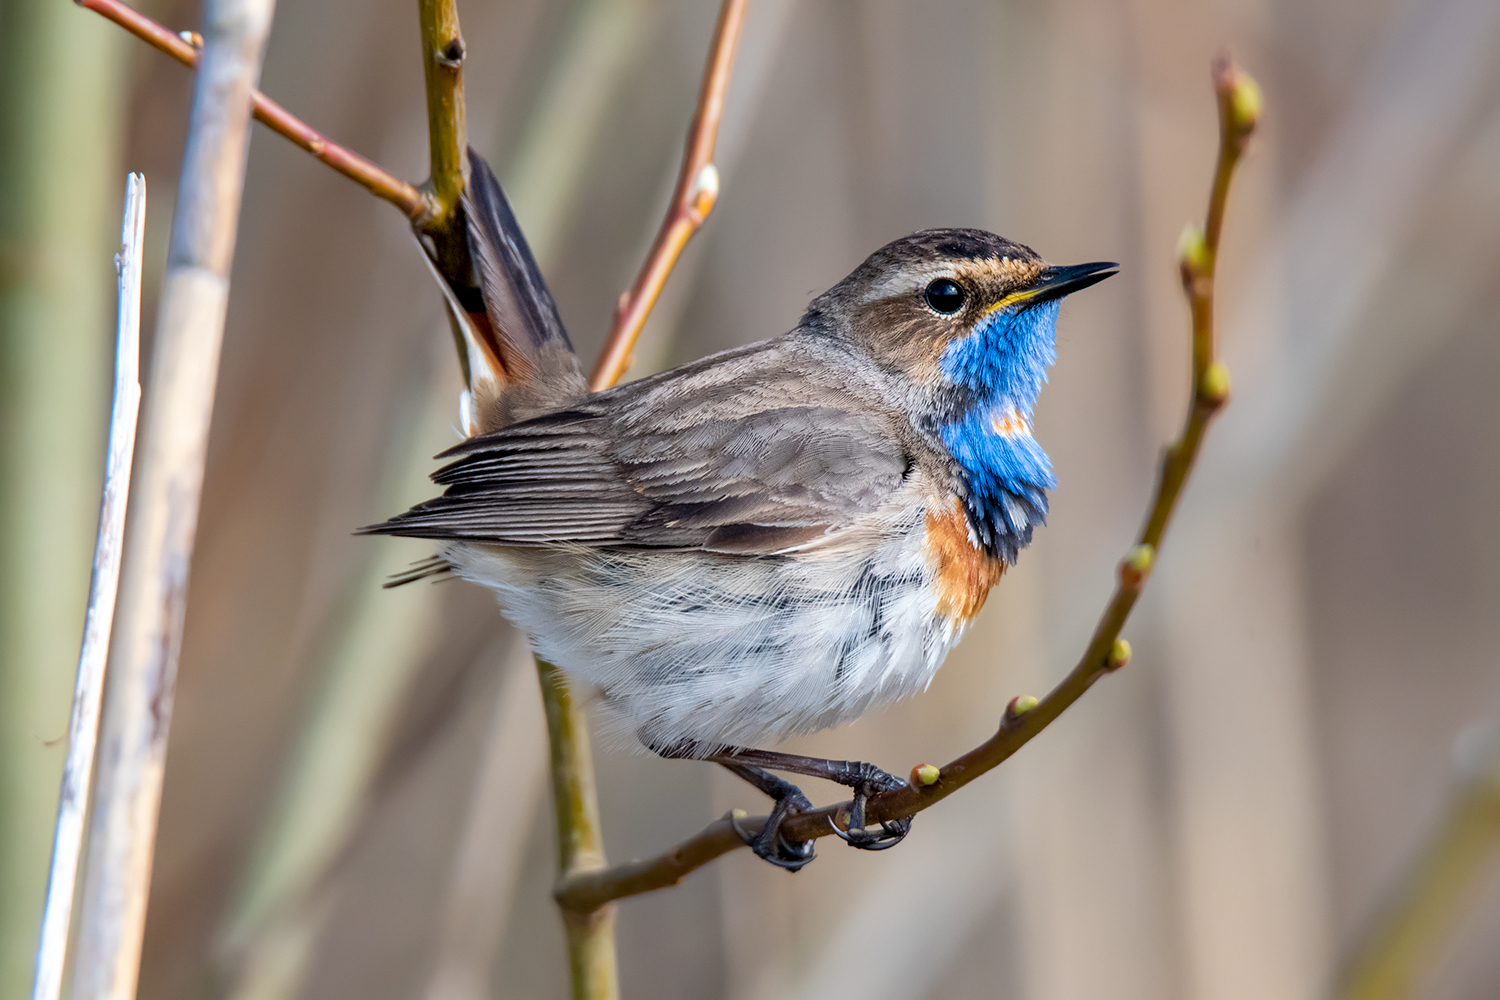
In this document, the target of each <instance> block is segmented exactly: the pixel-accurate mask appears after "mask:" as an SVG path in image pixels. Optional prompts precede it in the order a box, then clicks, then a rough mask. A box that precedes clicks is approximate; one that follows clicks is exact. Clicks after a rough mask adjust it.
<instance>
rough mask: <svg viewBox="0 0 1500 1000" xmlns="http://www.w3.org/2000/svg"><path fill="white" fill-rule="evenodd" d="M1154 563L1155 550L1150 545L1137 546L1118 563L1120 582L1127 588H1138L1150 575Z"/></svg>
mask: <svg viewBox="0 0 1500 1000" xmlns="http://www.w3.org/2000/svg"><path fill="white" fill-rule="evenodd" d="M1155 563H1156V549H1155V548H1153V547H1152V546H1150V545H1137V546H1136V547H1135V548H1133V549H1131V550H1130V552H1129V553H1127V554H1126V556H1125V561H1124V562H1122V563H1120V581H1121V582H1122V583H1124V584H1125V586H1127V587H1139V586H1140V585H1141V583H1142V581H1144V580H1145V579H1146V577H1148V576H1150V575H1151V567H1152V566H1153V565H1154V564H1155Z"/></svg>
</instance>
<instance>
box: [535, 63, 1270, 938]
mask: <svg viewBox="0 0 1500 1000" xmlns="http://www.w3.org/2000/svg"><path fill="white" fill-rule="evenodd" d="M1213 76H1214V89H1215V91H1216V93H1217V95H1218V98H1219V133H1220V143H1219V158H1218V164H1217V166H1216V168H1215V171H1214V182H1213V187H1212V192H1211V194H1210V196H1209V207H1208V216H1207V225H1206V226H1205V228H1204V229H1202V230H1199V229H1196V228H1192V227H1190V228H1189V230H1188V232H1187V233H1185V234H1184V238H1183V244H1182V247H1181V248H1180V252H1181V256H1182V277H1183V289H1184V291H1185V292H1186V294H1187V297H1188V300H1189V304H1190V305H1191V307H1192V313H1193V344H1192V347H1193V362H1194V363H1193V389H1192V396H1191V398H1190V400H1189V402H1188V407H1187V418H1186V421H1185V423H1184V426H1183V430H1182V435H1181V437H1179V438H1178V439H1177V440H1176V441H1174V442H1173V443H1172V444H1171V445H1169V446H1168V447H1167V449H1166V454H1165V455H1164V457H1163V460H1162V471H1161V478H1160V480H1159V482H1158V484H1157V489H1156V493H1155V495H1154V496H1153V497H1152V502H1151V507H1150V511H1149V513H1148V516H1147V519H1146V524H1145V526H1144V527H1143V528H1142V530H1141V534H1140V537H1139V539H1138V542H1137V544H1136V546H1135V547H1134V548H1132V549H1131V550H1130V552H1129V553H1128V554H1127V555H1126V557H1125V559H1124V561H1123V562H1122V563H1121V564H1120V572H1119V582H1118V584H1117V585H1116V587H1115V592H1114V595H1113V596H1112V597H1111V598H1110V602H1109V605H1108V606H1107V607H1106V608H1105V610H1104V614H1103V616H1102V617H1101V618H1100V620H1099V624H1098V626H1096V628H1095V629H1094V635H1093V637H1092V638H1091V639H1090V641H1089V644H1088V648H1087V649H1086V650H1085V651H1084V654H1083V656H1082V657H1081V658H1080V659H1079V661H1078V663H1077V665H1076V666H1074V667H1073V669H1072V671H1071V672H1070V673H1069V674H1068V675H1067V676H1066V677H1065V678H1063V680H1062V682H1061V683H1060V684H1058V685H1057V687H1056V688H1054V689H1053V690H1052V691H1051V693H1049V694H1048V695H1047V696H1046V697H1045V698H1043V699H1042V700H1041V701H1040V702H1038V701H1036V700H1035V699H1033V698H1015V699H1012V700H1011V703H1010V705H1009V707H1007V709H1006V711H1005V715H1004V718H1003V719H1002V721H1001V723H1000V728H999V731H998V732H996V733H995V735H994V736H993V737H991V738H990V739H988V740H986V741H985V742H984V743H981V744H980V745H979V746H977V747H975V748H974V749H973V750H970V751H969V752H968V753H966V754H964V755H963V756H961V757H959V758H957V759H956V760H954V761H953V762H951V763H949V764H948V765H946V766H944V767H942V768H934V767H931V766H930V765H926V764H921V765H918V766H917V767H915V768H913V769H912V780H911V782H910V783H909V784H908V785H906V786H905V787H903V788H898V789H894V790H892V791H889V792H882V793H881V794H879V795H876V796H874V797H873V798H871V799H870V801H869V804H868V806H867V807H866V820H867V822H869V823H871V824H875V823H879V822H881V821H882V820H884V821H889V820H893V819H899V818H902V817H905V816H912V815H915V814H916V813H918V812H921V811H922V810H924V809H927V808H929V807H931V806H932V805H935V804H936V803H938V802H940V801H942V800H943V799H945V798H947V797H948V796H949V795H952V794H953V793H954V792H956V791H958V790H959V789H960V788H962V787H963V786H964V785H967V784H968V783H969V782H971V781H973V780H974V779H975V778H977V777H979V776H980V775H981V774H984V773H985V772H986V771H990V770H992V769H994V768H995V767H998V766H999V765H1000V764H1001V763H1003V762H1004V761H1005V760H1007V759H1008V758H1009V757H1010V756H1011V755H1012V754H1014V753H1015V752H1016V751H1017V750H1019V749H1021V747H1023V746H1025V745H1026V744H1027V743H1028V742H1030V741H1031V739H1032V738H1033V737H1035V736H1036V735H1037V734H1038V733H1040V732H1041V731H1042V730H1043V729H1045V728H1047V726H1049V725H1050V724H1051V723H1052V722H1053V721H1054V720H1055V719H1056V718H1057V717H1058V716H1059V715H1061V714H1062V713H1063V712H1064V711H1065V710H1066V709H1067V708H1068V707H1069V706H1070V705H1072V704H1073V703H1074V702H1075V701H1077V700H1078V699H1079V698H1080V697H1082V696H1083V693H1084V692H1085V691H1087V690H1088V689H1089V688H1090V687H1092V686H1093V684H1094V682H1095V681H1097V680H1098V679H1099V678H1101V677H1103V676H1104V675H1105V674H1107V673H1110V672H1112V671H1115V670H1118V669H1120V668H1121V667H1123V666H1124V665H1125V664H1126V663H1127V662H1128V661H1129V659H1130V645H1129V643H1127V642H1125V641H1124V640H1123V639H1121V638H1120V631H1121V629H1123V628H1124V626H1125V620H1126V618H1127V617H1128V616H1129V615H1130V611H1131V609H1132V608H1133V607H1134V606H1135V602H1136V599H1137V598H1139V597H1140V594H1141V590H1142V588H1143V587H1144V586H1145V584H1146V580H1147V579H1148V578H1149V576H1150V573H1151V568H1152V565H1153V564H1154V562H1155V559H1156V551H1157V547H1158V546H1159V545H1160V543H1161V538H1162V534H1163V533H1164V532H1165V530H1166V524H1167V521H1168V519H1169V518H1170V515H1171V512H1172V511H1173V510H1174V509H1175V507H1176V505H1177V501H1178V500H1179V499H1180V497H1181V495H1182V487H1183V484H1184V483H1185V482H1186V481H1187V476H1188V473H1189V472H1190V471H1191V470H1192V466H1193V460H1194V459H1195V458H1196V457H1197V454H1198V450H1199V448H1200V447H1201V445H1202V443H1203V434H1204V432H1205V431H1206V430H1207V428H1208V424H1209V421H1210V420H1212V419H1213V416H1214V414H1215V413H1216V412H1218V410H1219V409H1220V408H1221V407H1222V406H1223V405H1224V403H1225V402H1226V401H1227V400H1228V396H1229V376H1228V373H1227V371H1226V370H1225V369H1224V366H1223V365H1221V364H1219V363H1218V362H1216V361H1215V360H1214V336H1213V309H1212V304H1213V281H1214V261H1215V257H1216V255H1217V252H1218V240H1219V232H1220V228H1221V223H1222V220H1223V216H1224V205H1225V202H1226V200H1227V199H1228V197H1229V181H1230V178H1231V176H1232V174H1233V172H1234V167H1235V164H1236V163H1237V162H1238V160H1239V157H1240V154H1241V153H1242V152H1243V151H1244V148H1245V143H1246V141H1247V140H1248V139H1249V137H1250V134H1251V132H1253V131H1254V129H1255V124H1256V121H1257V119H1258V118H1259V114H1260V96H1259V91H1258V90H1257V88H1256V86H1255V82H1254V81H1253V80H1251V79H1250V78H1249V77H1248V76H1246V75H1244V74H1243V73H1241V72H1240V71H1239V70H1237V69H1236V68H1235V67H1234V65H1233V64H1232V63H1230V62H1229V61H1228V60H1227V59H1222V58H1221V59H1219V60H1216V61H1215V63H1214V71H1213ZM851 806H852V803H849V802H841V803H839V804H838V805H833V806H826V807H824V808H822V809H816V810H812V811H810V812H805V813H800V814H798V815H795V816H792V817H789V818H788V819H787V820H786V822H785V824H784V825H783V827H782V830H783V835H784V836H785V837H786V839H787V840H788V841H792V842H796V841H801V840H812V839H815V838H818V837H826V836H828V835H829V834H830V833H833V832H834V831H835V829H836V828H843V827H845V826H847V823H848V816H849V809H850V807H851ZM765 819H766V818H765V817H763V816H762V817H758V818H755V819H746V820H741V821H740V823H739V825H740V826H741V828H743V829H745V830H747V831H756V830H759V829H760V827H761V826H762V825H763V824H764V823H765ZM743 846H744V842H743V841H742V840H741V839H740V837H739V835H738V834H736V833H735V831H734V828H733V825H732V824H731V823H730V821H729V818H728V817H725V818H724V819H720V820H718V821H717V822H715V823H712V824H710V825H709V826H708V827H706V828H705V829H704V830H702V831H701V832H699V833H698V834H697V835H696V836H694V837H692V838H690V839H688V840H686V841H684V842H683V843H681V844H678V845H677V846H676V847H674V848H672V849H671V850H670V851H668V852H666V853H665V854H662V855H659V856H658V857H655V858H651V859H649V860H646V861H636V862H632V863H630V864H626V865H618V866H616V867H614V868H609V869H604V870H602V871H591V872H583V873H579V874H576V875H573V876H571V877H568V878H565V879H563V880H561V881H560V882H559V883H558V885H557V887H556V889H555V892H554V895H555V896H556V898H557V900H558V902H559V903H560V904H561V905H562V906H563V907H565V908H566V909H569V910H572V911H574V912H577V913H588V912H590V911H592V910H594V909H597V908H598V907H601V906H604V905H606V904H608V903H609V902H611V901H613V900H616V899H621V898H623V897H625V896H633V895H636V894H638V893H642V892H649V891H651V890H653V889H660V888H664V887H666V886H669V885H675V884H676V883H678V882H680V881H681V880H682V878H683V877H684V876H685V875H687V874H688V873H689V872H691V871H693V870H694V869H696V868H700V867H702V866H703V865H706V864H708V863H709V862H710V861H712V860H714V859H715V858H717V857H719V856H720V855H723V854H727V853H729V852H730V851H732V850H735V849H736V848H739V847H743Z"/></svg>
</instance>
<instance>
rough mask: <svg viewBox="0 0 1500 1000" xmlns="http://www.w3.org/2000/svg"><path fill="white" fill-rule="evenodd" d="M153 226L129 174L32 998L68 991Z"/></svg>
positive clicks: (47, 999)
mask: <svg viewBox="0 0 1500 1000" xmlns="http://www.w3.org/2000/svg"><path fill="white" fill-rule="evenodd" d="M145 230H146V178H145V177H143V176H142V175H140V174H131V175H130V176H129V178H128V179H127V180H126V192H125V218H124V221H123V223H122V224H121V226H120V252H119V253H118V254H117V255H116V256H115V269H116V271H117V272H118V277H119V310H118V318H117V322H116V328H115V391H114V404H113V406H112V407H111V409H110V418H109V450H108V452H107V456H106V458H105V462H104V495H103V498H102V500H101V501H100V503H99V533H98V539H97V541H96V542H95V543H94V569H93V574H92V577H91V579H90V581H89V605H88V610H87V611H86V612H85V614H84V619H83V648H82V650H81V651H80V652H79V654H78V680H77V682H76V684H75V687H74V693H73V714H72V717H71V719H70V720H69V722H68V756H67V760H66V761H64V763H63V779H62V791H61V792H60V793H59V795H58V801H57V832H56V834H54V836H53V841H52V873H51V877H50V878H49V879H48V882H47V903H46V907H45V909H44V910H43V911H42V933H41V943H40V944H39V945H38V946H37V953H36V978H35V979H34V980H33V982H32V988H31V998H32V1000H57V998H58V996H60V995H61V993H62V975H63V967H64V964H65V963H66V961H67V956H68V928H69V924H70V922H71V921H72V917H73V890H74V887H75V886H76V884H77V879H78V857H79V852H80V850H81V849H82V847H83V821H84V817H85V815H86V814H87V812H88V803H89V786H90V784H91V782H92V780H93V772H94V749H95V747H96V746H98V742H99V706H100V702H101V700H102V697H103V694H104V665H105V660H106V657H107V656H108V653H109V637H110V632H111V629H112V627H113V625H114V617H115V595H116V594H117V593H118V591H119V585H120V553H121V549H122V548H123V547H124V540H125V503H126V499H127V498H128V497H129V496H130V467H131V464H132V460H133V459H134V457H135V425H136V415H137V413H138V412H139V411H140V405H141V383H140V356H141V249H142V246H141V244H142V241H143V240H144V238H145Z"/></svg>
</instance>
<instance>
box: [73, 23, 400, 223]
mask: <svg viewBox="0 0 1500 1000" xmlns="http://www.w3.org/2000/svg"><path fill="white" fill-rule="evenodd" d="M74 2H75V3H77V4H78V6H80V7H87V8H88V9H89V10H91V11H94V12H95V13H96V14H102V15H103V16H105V17H107V18H108V19H109V20H111V21H113V22H115V23H116V24H118V25H119V26H120V27H122V28H124V29H125V30H126V31H128V32H130V33H131V34H133V35H135V36H136V37H137V38H140V39H141V40H143V41H145V42H149V43H150V44H151V45H154V46H155V47H156V48H158V49H160V50H161V51H163V52H165V53H166V54H167V55H169V56H171V57H172V58H173V59H176V60H177V61H178V62H180V63H182V64H183V65H184V66H187V67H188V68H190V69H196V68H197V67H198V50H197V48H195V47H194V46H193V45H192V44H191V43H190V42H188V41H187V40H186V39H184V38H182V37H181V36H180V35H177V34H176V33H174V32H172V31H170V30H168V29H167V28H165V27H163V26H162V25H160V24H157V23H156V22H155V21H153V20H151V19H150V18H149V17H147V16H145V15H144V14H142V13H140V12H139V11H136V10H133V9H131V8H130V7H127V6H125V5H124V4H123V3H120V2H119V0H74ZM250 102H251V109H252V111H253V113H254V115H255V120H256V121H258V122H260V123H261V124H262V125H264V126H266V127H267V128H269V129H270V130H271V131H272V132H275V133H276V134H277V135H280V136H283V137H284V138H287V139H290V140H291V141H292V143H293V144H295V145H297V146H299V147H301V148H302V149H304V150H306V151H307V152H309V153H311V154H312V155H313V156H315V157H317V158H318V159H319V160H321V161H322V162H323V163H326V164H327V165H328V166H330V167H332V168H333V169H334V170H337V171H338V172H339V173H341V174H343V175H344V176H345V177H348V178H349V179H350V180H352V181H354V182H355V183H356V184H359V185H360V186H361V187H363V188H365V189H366V190H368V191H369V192H370V193H371V194H373V195H375V196H376V197H377V198H383V199H385V200H386V201H388V202H390V203H391V204H392V205H395V206H396V207H397V208H399V209H401V211H402V212H403V213H404V214H405V215H406V217H407V218H409V219H417V218H420V217H422V216H423V215H424V214H425V213H426V212H427V211H428V204H427V202H428V199H427V196H426V195H425V194H423V193H422V192H421V191H420V190H418V189H417V188H416V187H414V186H413V185H411V184H408V183H406V182H405V181H403V180H401V179H400V178H399V177H393V176H392V175H390V174H388V173H386V172H385V171H384V170H381V169H380V168H379V167H377V166H376V165H375V164H373V163H371V162H370V161H369V160H367V159H365V158H364V157H363V156H360V155H359V154H358V153H356V152H353V151H352V150H348V149H345V148H344V147H343V146H340V145H339V144H338V143H336V142H333V141H332V140H330V139H328V138H327V137H325V136H323V135H322V134H320V133H319V132H317V131H315V130H314V129H312V128H310V127H308V126H307V124H306V123H304V122H302V121H301V120H300V119H298V118H297V117H296V116H294V115H292V114H291V113H290V112H288V111H287V110H286V109H285V108H283V107H282V106H281V105H279V104H277V103H276V102H275V101H273V100H271V99H270V98H269V97H267V96H266V95H265V94H262V93H261V92H260V91H258V90H255V91H251V94H250Z"/></svg>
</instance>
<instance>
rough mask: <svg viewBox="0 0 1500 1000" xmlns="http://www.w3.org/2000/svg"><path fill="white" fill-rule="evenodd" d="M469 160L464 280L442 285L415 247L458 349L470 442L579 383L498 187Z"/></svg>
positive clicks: (553, 307)
mask: <svg viewBox="0 0 1500 1000" xmlns="http://www.w3.org/2000/svg"><path fill="white" fill-rule="evenodd" d="M468 153H469V181H468V184H467V186H466V187H465V189H464V193H463V220H464V226H465V230H466V232H467V237H468V249H469V256H470V259H471V262H472V264H473V267H472V271H471V274H470V275H469V276H468V279H469V280H468V281H463V282H456V281H452V280H449V279H448V278H445V277H444V276H443V275H442V273H441V272H439V271H438V268H437V266H436V263H435V262H434V260H433V252H432V250H431V248H430V247H429V246H428V245H427V244H426V243H423V244H422V245H423V250H424V257H425V258H426V259H427V262H428V265H429V266H430V267H431V268H432V271H433V274H434V276H435V277H436V278H437V280H438V284H439V286H440V287H441V288H442V290H443V295H444V298H445V299H446V301H447V304H448V311H449V314H450V316H451V318H452V320H453V323H454V326H455V328H456V331H457V333H458V336H459V338H460V339H461V340H462V341H463V348H464V361H465V365H464V368H465V371H464V375H465V377H466V379H467V381H468V389H467V390H466V392H465V393H464V398H463V399H462V401H461V404H460V409H461V416H462V419H463V425H464V433H465V434H468V435H471V436H472V435H474V434H480V433H483V432H485V431H490V430H495V429H497V428H499V427H502V426H504V425H505V424H506V423H509V422H511V421H512V420H514V419H516V418H517V409H518V406H519V407H520V408H521V410H522V411H523V412H524V410H526V409H530V408H532V405H540V404H544V403H550V402H551V401H553V400H555V399H557V398H559V397H563V398H565V397H567V396H570V395H574V394H577V393H579V392H581V391H583V389H584V388H585V383H584V379H583V369H582V365H581V364H580V363H579V361H578V356H577V355H576V354H574V353H573V345H572V343H571V342H570V341H569V340H568V334H567V331H566V330H565V329H564V328H563V323H562V318H561V317H560V316H559V315H558V312H557V304H556V302H554V301H553V299H552V293H551V292H550V291H549V290H548V289H547V282H546V280H545V279H543V277H542V272H541V269H540V268H539V267H538V266H537V263H536V258H535V257H533V256H532V253H531V248H530V247H529V246H528V245H527V243H526V237H525V235H524V234H523V233H522V232H521V227H520V224H519V223H517V221H516V217H515V213H513V212H512V211H511V208H510V203H509V202H508V201H507V200H506V198H505V192H504V191H503V190H502V189H501V187H500V182H499V180H497V179H496V177H495V174H494V172H493V171H492V170H490V167H489V164H487V163H485V161H484V159H483V158H482V157H480V156H479V154H478V153H475V152H474V150H473V149H470V150H469V151H468ZM419 242H421V241H420V240H419ZM528 404H532V405H528Z"/></svg>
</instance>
